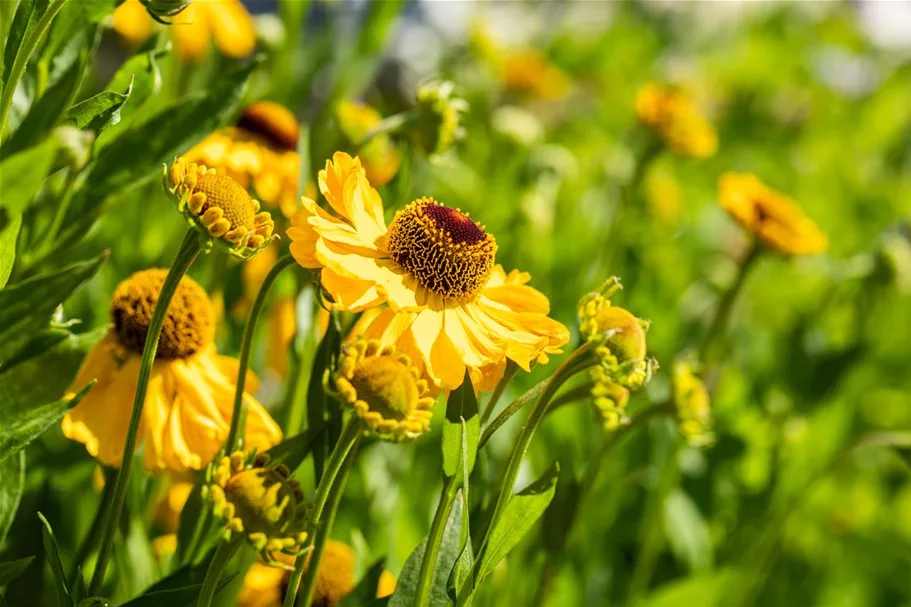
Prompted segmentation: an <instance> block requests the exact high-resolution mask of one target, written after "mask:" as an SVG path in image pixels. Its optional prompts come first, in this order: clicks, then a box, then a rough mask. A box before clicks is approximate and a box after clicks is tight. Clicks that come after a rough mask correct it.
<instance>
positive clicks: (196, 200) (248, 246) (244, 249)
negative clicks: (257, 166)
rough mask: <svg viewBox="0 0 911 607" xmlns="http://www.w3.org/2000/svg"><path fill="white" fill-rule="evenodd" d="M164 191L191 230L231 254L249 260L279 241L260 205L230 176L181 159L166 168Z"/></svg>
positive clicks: (271, 223)
mask: <svg viewBox="0 0 911 607" xmlns="http://www.w3.org/2000/svg"><path fill="white" fill-rule="evenodd" d="M164 188H165V191H166V192H167V193H168V194H170V195H171V198H173V199H174V201H175V202H176V203H177V210H179V211H180V212H181V213H183V215H184V217H186V219H187V223H188V224H189V225H190V227H193V228H196V229H197V230H199V231H200V232H202V233H203V234H204V235H206V236H208V237H209V243H210V244H211V243H212V241H213V239H214V240H215V242H217V243H218V244H219V245H220V246H222V247H223V248H225V249H226V250H227V251H228V252H229V253H230V254H231V255H233V256H235V257H238V258H240V259H249V258H250V257H252V256H253V255H256V254H257V253H258V252H260V251H262V250H263V249H265V248H266V247H267V246H269V243H270V242H272V241H273V240H274V239H276V238H278V236H277V235H274V234H273V233H272V230H273V229H274V226H275V224H274V222H273V221H272V216H271V215H270V214H269V213H267V212H266V211H263V212H260V210H259V208H260V207H259V202H257V201H256V200H254V199H252V198H250V195H249V194H248V193H247V190H245V189H244V187H243V186H242V185H240V184H239V183H238V182H237V181H235V180H234V179H232V178H231V177H228V176H227V175H220V174H218V172H217V171H216V170H215V169H210V168H206V167H205V166H201V165H197V164H196V163H195V162H187V161H186V160H184V159H183V158H178V159H176V160H175V161H174V164H172V165H171V168H170V170H169V169H168V167H167V166H165V167H164Z"/></svg>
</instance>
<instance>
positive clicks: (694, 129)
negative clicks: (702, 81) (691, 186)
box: [636, 82, 718, 158]
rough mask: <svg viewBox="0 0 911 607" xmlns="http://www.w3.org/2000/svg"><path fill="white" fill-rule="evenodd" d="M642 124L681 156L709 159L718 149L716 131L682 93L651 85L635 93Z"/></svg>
mask: <svg viewBox="0 0 911 607" xmlns="http://www.w3.org/2000/svg"><path fill="white" fill-rule="evenodd" d="M636 114H637V115H638V117H639V121H640V122H642V123H643V124H645V125H646V126H648V127H649V128H650V129H652V130H653V131H654V132H655V133H656V134H657V135H658V136H659V137H661V138H662V139H663V140H664V141H665V142H666V143H667V144H668V145H669V146H670V147H671V149H672V150H674V152H675V153H677V154H679V155H681V156H693V157H695V158H708V157H710V156H714V155H715V152H716V151H717V149H718V136H717V135H716V134H715V129H714V128H713V127H712V125H711V124H710V123H709V121H708V120H706V118H705V116H703V115H702V113H701V112H700V111H699V109H698V108H697V107H696V105H695V103H693V100H692V99H691V98H690V96H689V95H688V94H687V93H686V92H684V91H683V90H681V89H679V88H677V87H672V86H667V85H664V84H660V83H657V82H649V83H647V84H644V85H642V87H640V88H639V92H638V93H637V94H636Z"/></svg>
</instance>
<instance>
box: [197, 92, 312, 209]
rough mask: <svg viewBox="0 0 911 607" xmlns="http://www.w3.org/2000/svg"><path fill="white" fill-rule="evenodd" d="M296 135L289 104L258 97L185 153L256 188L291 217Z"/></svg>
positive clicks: (267, 202)
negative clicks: (229, 122) (232, 121)
mask: <svg viewBox="0 0 911 607" xmlns="http://www.w3.org/2000/svg"><path fill="white" fill-rule="evenodd" d="M299 136H300V125H299V124H298V122H297V119H296V118H295V117H294V114H293V113H291V111H290V110H289V109H288V108H286V107H284V106H283V105H280V104H278V103H273V102H271V101H257V102H255V103H252V104H250V105H249V106H247V108H246V109H245V110H244V111H243V113H242V114H241V116H240V118H239V119H238V120H237V124H236V125H235V126H232V127H228V128H225V129H221V130H219V131H216V132H214V133H212V134H211V135H209V136H208V137H206V138H205V139H203V140H202V141H201V142H199V143H198V144H196V145H195V146H193V148H191V149H190V150H189V151H188V152H187V153H186V154H184V156H183V159H184V160H185V161H186V162H195V163H196V164H198V165H204V166H207V167H212V168H214V169H215V170H216V171H217V172H218V174H219V175H226V176H228V177H230V178H232V179H234V180H235V181H237V182H238V183H239V184H240V185H242V186H244V187H245V188H247V189H249V190H250V191H251V192H255V193H256V196H258V197H259V199H260V200H262V202H263V203H264V204H265V205H266V206H267V207H269V208H278V209H281V211H282V213H283V214H284V215H285V216H287V217H291V216H293V215H294V213H295V212H296V211H297V209H298V206H299V201H298V196H297V187H298V181H299V175H298V174H299V172H300V155H299V154H298V153H297V140H298V137H299Z"/></svg>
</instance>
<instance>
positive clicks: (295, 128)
mask: <svg viewBox="0 0 911 607" xmlns="http://www.w3.org/2000/svg"><path fill="white" fill-rule="evenodd" d="M237 126H238V128H241V129H243V130H245V131H247V132H249V133H253V134H256V135H259V136H260V137H262V138H263V139H265V140H266V141H268V142H269V143H271V144H272V145H274V146H275V147H277V148H280V149H282V150H285V151H288V152H293V151H295V150H296V149H297V139H298V137H299V136H300V126H299V125H298V124H297V119H296V118H295V117H294V114H292V113H291V112H290V111H289V110H288V109H287V108H286V107H284V106H282V105H279V104H277V103H272V102H270V101H258V102H256V103H253V104H251V105H249V106H247V109H245V110H244V113H243V114H242V115H241V117H240V119H239V120H238V121H237Z"/></svg>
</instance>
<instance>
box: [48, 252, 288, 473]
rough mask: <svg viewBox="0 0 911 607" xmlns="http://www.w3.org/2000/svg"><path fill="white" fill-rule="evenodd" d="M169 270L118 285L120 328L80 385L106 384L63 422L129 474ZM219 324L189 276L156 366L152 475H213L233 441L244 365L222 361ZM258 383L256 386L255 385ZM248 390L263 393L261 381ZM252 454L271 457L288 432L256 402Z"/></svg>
mask: <svg viewBox="0 0 911 607" xmlns="http://www.w3.org/2000/svg"><path fill="white" fill-rule="evenodd" d="M166 274H167V271H166V270H157V269H153V270H144V271H141V272H137V273H135V274H133V275H132V276H130V277H129V278H127V279H126V280H124V281H123V282H121V283H120V285H118V287H117V289H116V290H115V292H114V296H113V298H112V302H111V320H112V321H113V323H114V326H113V328H111V329H110V330H109V331H108V333H107V334H106V335H105V337H104V338H103V339H102V340H101V341H100V342H99V343H98V344H96V345H95V347H94V348H92V350H91V351H90V352H89V354H88V356H87V357H86V359H85V362H84V363H83V364H82V369H81V370H80V371H79V374H78V375H77V377H76V380H75V381H74V382H73V386H84V385H85V384H87V383H88V382H90V381H92V380H97V383H96V384H95V386H94V387H93V388H92V389H91V390H90V391H89V393H88V394H87V395H86V396H85V398H83V399H82V401H81V402H80V403H79V404H78V405H77V406H76V407H74V408H73V409H71V410H70V411H69V412H67V414H66V416H64V418H63V422H62V428H63V433H64V434H65V435H66V436H67V437H68V438H70V439H72V440H75V441H78V442H80V443H83V444H84V445H85V447H86V450H87V451H88V452H89V453H90V454H91V455H92V456H93V457H95V458H97V459H98V460H99V461H100V462H101V463H103V464H105V465H108V466H120V460H121V458H122V455H123V447H124V443H125V441H126V435H127V427H128V425H129V418H130V408H129V407H128V406H126V405H125V404H127V403H131V402H133V396H134V392H135V391H136V382H137V380H138V377H139V363H140V360H141V358H142V349H143V347H144V345H145V338H146V332H147V331H148V326H149V321H150V319H151V316H152V310H153V309H154V307H155V302H156V301H157V300H158V294H159V292H160V291H161V286H162V284H164V279H165V276H166ZM214 333H215V319H214V311H213V309H212V304H211V303H210V302H209V298H208V296H207V295H206V292H205V291H204V290H203V289H202V287H200V286H199V285H198V284H196V282H195V281H193V280H192V279H191V278H189V277H184V278H183V280H182V281H181V283H180V285H179V286H178V288H177V292H176V293H175V295H174V299H173V301H172V302H171V305H170V307H169V308H168V313H167V316H166V318H165V321H164V328H163V329H162V332H161V338H160V342H159V346H158V354H157V356H156V358H155V362H154V364H153V366H152V376H151V380H150V382H149V391H148V396H147V398H146V406H145V409H144V410H143V415H142V421H141V423H140V426H139V440H138V441H137V447H138V446H139V445H140V444H142V445H143V463H144V464H145V467H146V468H147V469H148V470H150V471H153V472H161V471H164V470H171V471H176V472H183V471H185V470H188V469H192V470H200V469H202V468H203V467H205V466H206V465H207V464H208V463H209V462H210V461H211V460H212V458H213V457H215V455H216V453H218V451H219V449H221V447H222V444H223V443H224V441H225V439H226V438H227V436H228V427H229V425H230V420H231V415H232V413H233V408H234V391H235V382H236V380H237V372H238V364H237V361H236V360H234V359H232V358H229V357H226V356H219V355H218V353H217V352H216V351H215V344H214V343H213V341H212V340H213V337H214ZM251 380H252V382H251ZM247 381H248V384H247V385H248V386H251V388H252V389H254V390H255V389H256V382H255V380H253V378H250V379H248V380H247ZM244 398H245V399H246V401H247V408H248V411H249V413H248V416H247V424H246V440H247V445H249V446H251V447H254V446H255V447H257V448H259V449H260V450H265V449H268V448H269V447H271V446H272V445H275V444H278V443H279V442H280V441H281V438H282V433H281V430H280V429H279V428H278V425H276V423H275V422H274V421H273V420H272V418H271V417H270V416H269V414H268V413H267V412H266V410H265V409H264V408H263V407H262V405H260V404H259V403H258V402H257V401H256V399H254V398H253V396H251V395H250V394H248V393H245V394H244Z"/></svg>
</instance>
